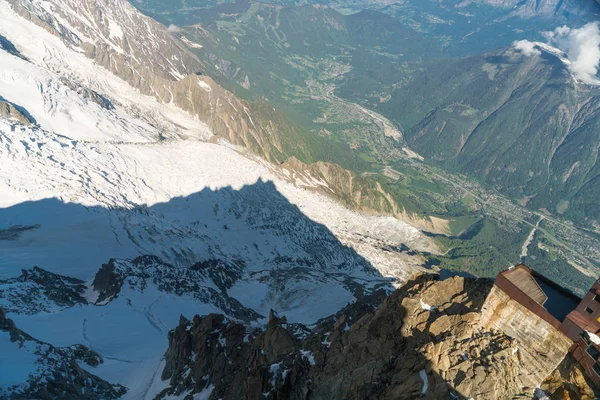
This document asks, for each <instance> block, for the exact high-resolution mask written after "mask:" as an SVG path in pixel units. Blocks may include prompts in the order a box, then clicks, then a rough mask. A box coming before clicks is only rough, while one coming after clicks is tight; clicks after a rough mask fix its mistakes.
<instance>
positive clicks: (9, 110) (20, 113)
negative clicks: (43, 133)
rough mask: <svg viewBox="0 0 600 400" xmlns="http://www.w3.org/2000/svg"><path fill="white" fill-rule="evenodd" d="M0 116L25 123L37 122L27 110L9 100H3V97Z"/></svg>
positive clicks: (0, 102)
mask: <svg viewBox="0 0 600 400" xmlns="http://www.w3.org/2000/svg"><path fill="white" fill-rule="evenodd" d="M0 117H2V118H7V119H13V120H16V121H18V122H20V123H22V124H24V125H31V124H34V123H35V121H34V120H33V118H31V117H30V116H29V115H28V113H27V112H26V111H25V110H23V109H22V108H19V107H17V106H15V105H14V104H12V103H9V102H8V101H2V100H1V99H0Z"/></svg>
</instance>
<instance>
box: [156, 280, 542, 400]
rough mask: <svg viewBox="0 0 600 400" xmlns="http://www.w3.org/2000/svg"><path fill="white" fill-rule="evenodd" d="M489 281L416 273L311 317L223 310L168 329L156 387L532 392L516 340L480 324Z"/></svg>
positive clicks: (304, 392) (235, 393)
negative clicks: (236, 317) (247, 322)
mask: <svg viewBox="0 0 600 400" xmlns="http://www.w3.org/2000/svg"><path fill="white" fill-rule="evenodd" d="M491 286H492V282H491V281H489V280H486V279H464V278H460V277H453V278H450V279H447V280H444V281H439V280H438V277H437V276H435V275H428V274H418V275H416V276H414V277H413V278H412V279H410V280H409V281H408V282H407V283H406V284H405V285H404V286H402V287H401V288H399V289H398V290H396V291H395V292H393V293H392V294H391V295H390V296H389V297H387V298H385V300H384V301H383V302H382V303H381V304H379V305H378V306H377V303H378V302H380V301H381V300H382V298H383V297H384V296H383V294H382V293H377V294H375V293H374V294H372V295H369V296H366V297H365V301H364V302H357V303H355V304H353V305H351V306H349V307H346V308H345V309H344V310H341V311H340V312H339V313H338V314H336V315H335V316H331V317H329V318H326V319H323V320H321V321H319V322H318V323H317V324H316V325H315V326H312V327H310V329H309V328H307V327H304V329H303V333H301V334H299V333H298V332H299V330H298V329H297V327H292V326H290V324H287V323H286V320H285V319H284V318H283V317H279V316H277V315H276V314H272V315H271V317H270V322H269V324H268V325H267V327H266V329H265V330H259V329H254V330H249V329H248V328H246V327H245V326H243V325H242V324H240V323H237V322H235V321H230V320H227V319H226V318H225V317H223V316H219V315H214V314H211V315H208V316H205V317H199V316H196V317H195V318H194V320H193V321H191V322H190V321H188V320H186V319H183V318H182V320H181V322H180V325H179V326H178V327H177V328H176V329H175V330H173V331H171V333H170V334H169V350H168V351H167V354H166V360H167V365H166V367H165V370H164V371H163V376H162V378H163V379H169V380H170V382H169V383H170V387H169V388H168V389H166V390H165V391H164V392H163V393H162V394H161V396H162V397H164V396H166V395H180V396H185V395H186V393H187V394H188V395H189V396H190V398H191V396H192V394H194V393H203V395H204V396H206V398H210V399H218V398H222V399H225V400H226V399H259V398H267V399H414V398H418V397H424V398H431V399H456V398H476V399H514V398H529V399H530V398H532V397H533V393H534V390H535V386H531V385H530V379H529V378H528V376H529V375H530V371H531V370H532V369H535V366H534V365H531V364H530V363H529V361H530V360H528V359H527V358H524V357H521V356H520V350H519V346H518V343H517V341H516V340H514V339H511V338H510V337H508V336H506V335H505V334H504V333H502V332H499V331H496V330H487V329H483V328H481V326H480V317H481V314H480V310H481V307H482V305H483V303H484V301H485V299H486V296H487V294H488V292H489V290H490V288H491Z"/></svg>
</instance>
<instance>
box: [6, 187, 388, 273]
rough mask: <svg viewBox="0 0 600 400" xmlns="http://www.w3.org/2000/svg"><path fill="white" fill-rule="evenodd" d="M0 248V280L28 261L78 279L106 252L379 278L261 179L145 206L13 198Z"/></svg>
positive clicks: (185, 263) (254, 269)
mask: <svg viewBox="0 0 600 400" xmlns="http://www.w3.org/2000/svg"><path fill="white" fill-rule="evenodd" d="M323 206H326V204H324V205H323ZM0 253H3V254H4V256H3V259H4V264H5V266H6V267H5V268H3V270H4V271H3V272H0V278H2V277H3V276H4V277H7V276H14V275H15V274H16V273H18V272H17V271H20V270H21V269H22V268H29V267H31V266H33V265H38V266H40V267H42V268H44V269H46V270H48V271H51V272H55V273H60V274H64V275H67V276H73V277H77V278H79V279H84V280H88V279H90V278H92V277H93V276H94V274H95V273H96V272H97V270H98V268H99V267H100V266H101V265H102V264H103V263H105V262H106V261H107V260H109V259H111V258H128V259H130V258H135V257H137V256H139V255H153V256H156V257H159V258H160V259H161V260H162V261H163V262H164V263H168V264H172V265H174V266H175V267H178V268H190V267H192V266H195V265H196V266H197V268H198V265H200V266H202V264H199V263H203V262H207V260H222V261H225V262H226V263H227V264H229V265H233V264H235V265H243V267H244V268H243V269H244V270H245V271H247V272H249V273H250V272H251V273H253V274H254V275H257V274H258V275H260V274H261V273H265V274H268V273H272V272H277V271H278V272H279V273H281V272H283V271H282V270H291V269H296V271H297V272H298V270H300V272H298V273H302V274H306V275H311V276H312V278H311V279H313V278H314V279H320V278H317V277H316V275H323V274H325V273H327V274H336V273H340V274H344V275H345V274H352V275H354V276H357V275H360V276H368V277H369V278H370V279H377V278H378V277H380V278H382V279H384V278H383V277H381V275H380V273H379V272H378V271H377V270H376V269H375V268H374V267H373V265H371V263H370V262H369V261H367V260H366V259H365V258H363V257H362V256H361V255H359V254H358V253H357V252H356V251H355V250H354V249H353V248H351V247H349V246H346V245H344V244H343V243H341V242H340V241H339V239H338V238H337V237H336V236H335V235H334V234H333V233H332V232H331V231H330V230H329V229H328V228H327V227H326V226H325V225H323V224H320V223H318V222H316V221H313V220H312V219H310V218H309V217H308V216H306V215H305V214H304V213H303V212H302V211H301V210H300V208H298V206H296V205H295V204H292V203H290V202H289V201H288V199H287V198H286V197H285V196H283V195H282V194H281V193H280V192H279V191H278V190H277V188H276V186H275V184H274V183H273V182H271V181H263V180H262V179H259V180H258V181H257V182H256V183H254V184H248V185H245V186H243V187H241V188H240V189H237V190H236V189H234V188H232V187H231V186H227V187H223V188H219V189H211V188H208V187H207V188H204V189H202V190H201V191H199V192H197V193H193V194H190V195H187V196H180V197H174V198H172V199H170V200H169V201H167V202H164V203H157V204H154V205H151V206H146V205H132V207H102V206H91V207H90V206H84V205H81V204H77V203H65V202H63V201H61V200H60V199H57V198H50V199H44V200H39V201H28V202H23V203H20V204H17V205H14V206H11V207H7V208H2V209H0ZM203 267H204V268H206V267H210V263H208V264H205V265H203ZM281 280H282V282H283V281H284V280H285V279H284V278H281ZM282 284H283V283H282Z"/></svg>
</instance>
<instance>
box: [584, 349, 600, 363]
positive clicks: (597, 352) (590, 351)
mask: <svg viewBox="0 0 600 400" xmlns="http://www.w3.org/2000/svg"><path fill="white" fill-rule="evenodd" d="M587 352H588V354H589V355H590V356H592V358H593V359H594V360H597V359H598V356H600V350H598V349H597V348H595V347H594V346H589V347H588V348H587Z"/></svg>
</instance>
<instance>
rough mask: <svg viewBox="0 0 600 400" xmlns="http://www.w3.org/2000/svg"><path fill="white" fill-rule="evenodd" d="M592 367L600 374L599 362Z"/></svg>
mask: <svg viewBox="0 0 600 400" xmlns="http://www.w3.org/2000/svg"><path fill="white" fill-rule="evenodd" d="M592 369H593V370H594V372H595V373H596V375H598V376H600V365H598V363H594V365H593V366H592Z"/></svg>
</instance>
